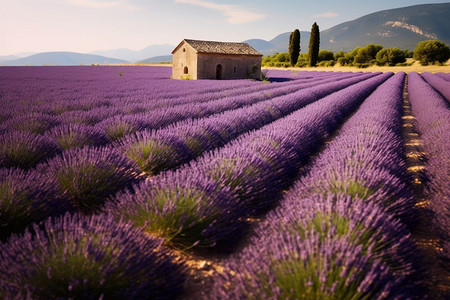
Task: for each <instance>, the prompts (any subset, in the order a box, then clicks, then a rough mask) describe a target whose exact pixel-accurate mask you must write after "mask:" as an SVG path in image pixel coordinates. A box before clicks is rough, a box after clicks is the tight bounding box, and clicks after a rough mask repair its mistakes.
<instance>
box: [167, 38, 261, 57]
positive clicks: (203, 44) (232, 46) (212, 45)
mask: <svg viewBox="0 0 450 300" xmlns="http://www.w3.org/2000/svg"><path fill="white" fill-rule="evenodd" d="M183 43H187V44H189V45H191V46H192V48H194V49H195V51H197V53H212V54H232V55H258V56H262V54H261V53H259V52H258V51H256V50H255V49H254V48H253V47H251V46H250V45H249V44H247V43H233V42H215V41H200V40H189V39H184V40H182V41H181V43H180V44H178V46H176V47H175V49H173V51H172V54H173V53H174V52H175V51H176V50H177V49H178V48H179V47H180V46H181V45H182V44H183Z"/></svg>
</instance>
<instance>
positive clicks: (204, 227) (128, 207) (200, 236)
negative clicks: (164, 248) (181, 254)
mask: <svg viewBox="0 0 450 300" xmlns="http://www.w3.org/2000/svg"><path fill="white" fill-rule="evenodd" d="M192 175H193V174H191V173H182V172H168V173H167V174H164V176H162V175H161V176H158V177H155V178H153V179H152V181H146V182H143V183H141V184H140V185H139V186H137V187H136V189H135V192H134V193H130V192H123V193H118V194H117V195H116V196H115V197H114V198H113V199H112V201H111V202H108V203H107V204H106V210H107V211H108V212H110V213H111V214H113V215H114V216H116V218H117V219H120V218H124V219H125V220H132V221H133V223H134V225H135V226H137V227H142V228H143V229H144V231H145V232H147V233H149V234H152V235H154V236H158V237H161V238H164V240H165V242H166V243H167V244H168V245H170V246H172V247H175V248H179V249H182V250H183V249H186V248H192V247H212V246H214V245H215V244H216V243H217V242H218V241H221V240H223V239H227V238H228V239H230V238H232V237H233V236H235V235H237V233H238V232H239V231H241V229H242V228H241V227H240V226H238V227H236V225H238V224H240V221H239V220H238V218H239V216H236V215H234V214H232V213H230V212H231V211H232V210H235V211H237V210H236V209H235V208H234V207H233V206H232V203H234V202H235V201H234V200H233V199H234V197H235V196H234V194H233V193H231V192H230V191H229V189H224V188H223V187H220V186H219V185H218V184H217V183H214V182H212V181H211V180H210V179H208V178H207V177H205V176H202V175H201V174H195V175H194V176H192Z"/></svg>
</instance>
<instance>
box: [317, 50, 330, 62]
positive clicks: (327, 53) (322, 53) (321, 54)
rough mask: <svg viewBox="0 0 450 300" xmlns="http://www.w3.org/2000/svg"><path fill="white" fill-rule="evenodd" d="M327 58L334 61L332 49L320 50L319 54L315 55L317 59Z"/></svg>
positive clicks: (325, 59)
mask: <svg viewBox="0 0 450 300" xmlns="http://www.w3.org/2000/svg"><path fill="white" fill-rule="evenodd" d="M327 60H333V61H334V53H333V52H332V51H328V50H320V51H319V55H318V57H317V61H319V62H321V61H327Z"/></svg>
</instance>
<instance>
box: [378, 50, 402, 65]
mask: <svg viewBox="0 0 450 300" xmlns="http://www.w3.org/2000/svg"><path fill="white" fill-rule="evenodd" d="M376 60H377V65H379V66H395V65H398V64H401V63H405V62H406V52H405V51H402V50H400V49H398V48H386V49H381V50H380V51H379V52H378V53H377V55H376Z"/></svg>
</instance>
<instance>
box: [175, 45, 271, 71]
mask: <svg viewBox="0 0 450 300" xmlns="http://www.w3.org/2000/svg"><path fill="white" fill-rule="evenodd" d="M172 54H173V62H172V63H173V67H172V78H173V79H242V78H252V79H259V78H260V74H261V60H262V54H261V53H259V52H258V51H256V50H255V49H254V48H252V47H251V46H250V45H249V44H247V43H229V42H214V41H199V40H188V39H184V40H182V41H181V43H180V44H178V46H177V47H175V49H174V50H173V51H172Z"/></svg>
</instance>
